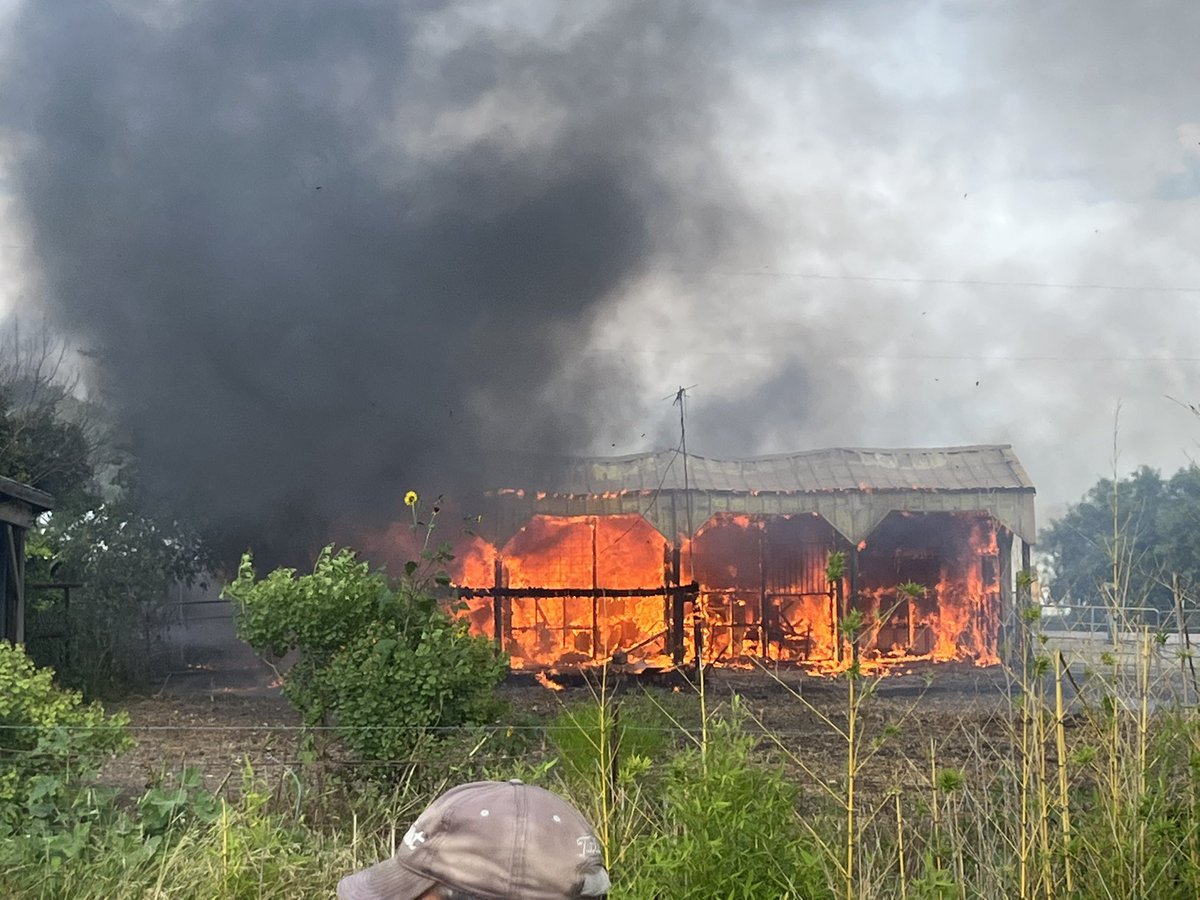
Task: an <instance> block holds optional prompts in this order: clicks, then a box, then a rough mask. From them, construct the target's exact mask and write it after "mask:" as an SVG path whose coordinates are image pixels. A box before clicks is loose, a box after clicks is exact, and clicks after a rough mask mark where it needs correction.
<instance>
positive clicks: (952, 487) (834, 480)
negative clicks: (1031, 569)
mask: <svg viewBox="0 0 1200 900" xmlns="http://www.w3.org/2000/svg"><path fill="white" fill-rule="evenodd" d="M683 468H684V467H683V463H682V459H681V455H680V454H679V453H678V452H677V451H675V450H660V451H657V452H654V453H644V454H638V455H635V456H622V457H613V458H607V459H605V458H597V459H579V460H574V461H572V462H571V463H569V464H568V465H567V466H566V467H565V468H564V469H562V470H560V472H559V473H558V475H557V477H554V478H552V479H551V484H547V485H545V486H544V487H543V489H544V490H546V491H547V492H549V493H555V494H567V495H575V496H578V495H588V494H605V493H613V492H617V493H624V492H630V491H632V492H644V491H663V490H666V491H681V490H685V489H687V490H692V491H729V492H733V493H761V492H774V493H824V492H829V491H858V492H873V491H995V490H1020V491H1033V490H1034V487H1033V482H1031V481H1030V480H1029V476H1028V475H1027V474H1026V472H1025V469H1024V467H1023V466H1022V465H1021V463H1020V462H1019V461H1018V460H1017V457H1016V454H1014V453H1013V450H1012V447H1011V446H1010V445H1008V444H990V445H980V446H971V447H929V448H911V449H867V448H860V447H837V448H833V449H829V450H808V451H804V452H801V453H781V454H777V455H773V456H757V457H751V458H748V459H735V460H720V459H710V458H708V457H704V456H693V455H691V454H689V455H688V458H687V486H686V488H685V485H684V472H683Z"/></svg>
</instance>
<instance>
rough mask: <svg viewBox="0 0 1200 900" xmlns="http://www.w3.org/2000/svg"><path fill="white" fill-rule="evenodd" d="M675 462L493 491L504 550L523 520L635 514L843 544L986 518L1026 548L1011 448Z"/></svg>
mask: <svg viewBox="0 0 1200 900" xmlns="http://www.w3.org/2000/svg"><path fill="white" fill-rule="evenodd" d="M683 468H684V467H683V457H682V455H681V454H680V453H678V452H676V451H674V450H662V451H658V452H655V453H644V454H638V455H635V456H621V457H611V458H593V459H576V460H570V461H567V462H566V463H565V464H562V465H560V466H559V467H557V468H556V469H555V470H554V474H551V475H544V476H543V477H542V478H541V479H540V481H539V482H538V483H536V484H531V485H526V486H525V489H524V490H510V491H500V492H497V493H495V494H493V495H492V496H493V497H494V499H495V500H496V501H497V507H496V511H495V524H496V535H495V538H496V540H497V542H498V544H500V545H502V544H503V543H504V542H505V541H506V540H507V539H508V538H509V537H511V536H512V534H513V533H515V532H516V531H517V530H518V529H519V528H521V527H522V526H523V525H524V524H525V523H527V522H528V521H529V518H530V517H531V516H535V515H550V516H583V515H589V516H590V515H625V514H631V513H632V514H637V515H640V516H642V517H643V518H645V519H646V520H647V521H648V522H650V524H651V525H653V526H654V527H655V528H656V529H658V531H659V532H660V533H661V534H662V535H663V536H664V537H667V538H668V539H669V540H670V539H674V538H675V536H677V535H688V536H690V535H691V534H693V533H694V532H695V530H696V529H698V528H700V527H701V526H703V524H704V523H705V522H707V521H708V520H709V519H710V518H711V517H712V516H714V515H720V514H723V513H744V514H749V515H761V516H789V515H797V514H802V513H816V514H817V515H819V516H822V517H824V519H825V520H826V521H827V522H829V523H830V525H832V526H833V527H834V528H835V529H836V530H837V531H839V532H840V533H841V534H842V535H843V536H844V537H845V538H846V539H847V540H849V541H850V542H851V543H855V544H857V543H858V542H859V541H861V540H862V539H864V538H865V537H866V536H867V535H869V534H870V533H871V532H872V531H873V530H874V529H875V528H876V527H878V525H879V523H880V522H882V521H883V519H884V518H886V517H887V516H888V514H889V513H891V512H893V511H897V510H900V511H906V512H925V513H963V512H984V513H987V514H989V515H991V516H993V517H994V518H995V519H997V520H998V521H999V522H1001V523H1003V524H1004V525H1005V526H1006V527H1008V528H1009V529H1011V530H1012V531H1013V532H1014V533H1015V534H1017V535H1019V536H1020V537H1021V539H1022V540H1024V541H1025V542H1027V543H1030V544H1032V543H1033V542H1034V540H1035V538H1036V534H1037V526H1036V521H1035V518H1034V494H1035V491H1034V487H1033V482H1031V481H1030V480H1029V476H1028V475H1027V474H1026V473H1025V469H1024V468H1023V467H1022V465H1021V463H1020V462H1019V461H1018V460H1017V457H1016V454H1014V453H1013V450H1012V447H1011V446H1009V445H1008V444H988V445H980V446H971V447H924V448H910V449H867V448H860V447H849V448H848V447H838V448H833V449H830V450H809V451H805V452H801V453H782V454H777V455H774V456H758V457H752V458H749V459H738V460H719V459H711V458H708V457H703V456H692V455H690V454H689V455H688V457H687V479H686V488H685V485H684V482H685V479H684V473H683Z"/></svg>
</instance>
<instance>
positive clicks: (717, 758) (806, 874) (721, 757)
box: [622, 710, 830, 900]
mask: <svg viewBox="0 0 1200 900" xmlns="http://www.w3.org/2000/svg"><path fill="white" fill-rule="evenodd" d="M735 712H736V710H735ZM755 743H756V741H755V739H754V738H753V737H751V736H748V735H747V734H745V732H744V731H742V729H741V727H740V725H739V723H738V722H737V718H736V715H735V716H734V717H733V718H731V719H727V720H722V721H718V722H717V723H716V724H715V726H714V727H713V729H712V731H711V732H710V734H709V740H708V744H707V746H706V747H705V748H703V749H700V748H692V749H688V750H685V751H683V752H681V753H679V754H677V755H676V756H675V757H674V758H673V759H672V760H671V762H670V765H669V768H668V772H667V776H666V780H665V783H664V785H663V794H662V800H661V811H662V812H661V815H662V819H661V822H660V823H659V825H658V827H656V828H655V830H654V832H653V833H651V834H650V835H647V836H646V837H645V838H644V839H643V841H642V843H641V846H640V848H639V849H638V850H637V851H636V852H635V853H634V854H633V855H632V856H631V857H630V858H629V859H628V861H627V867H628V869H629V872H628V874H629V877H628V879H625V878H622V881H623V882H624V885H625V889H624V890H623V891H622V895H623V896H626V897H630V898H655V900H690V898H694V897H723V898H729V900H736V898H746V900H751V898H753V900H761V898H764V897H789V898H815V897H828V896H830V891H829V887H828V883H827V881H826V878H825V873H824V871H823V869H822V865H821V858H822V857H821V853H820V850H819V848H818V847H817V846H816V845H815V842H814V840H813V839H812V838H811V837H810V836H809V835H808V834H807V833H806V832H805V831H804V830H803V827H802V825H801V823H800V819H799V817H798V814H797V812H796V801H797V798H798V796H799V789H798V787H797V786H796V785H795V784H794V783H793V782H792V781H789V780H788V778H787V777H786V776H785V774H784V773H783V772H782V771H780V770H778V769H774V768H770V767H767V766H766V765H765V764H763V763H762V762H760V761H759V760H757V759H755V757H754V754H753V750H754V746H755Z"/></svg>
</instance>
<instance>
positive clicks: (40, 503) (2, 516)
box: [0, 475, 54, 528]
mask: <svg viewBox="0 0 1200 900" xmlns="http://www.w3.org/2000/svg"><path fill="white" fill-rule="evenodd" d="M53 508H54V498H53V497H51V496H50V495H49V494H47V493H46V492H45V491H39V490H38V489H37V488H34V487H30V486H29V485H27V484H22V483H21V482H19V481H15V480H13V479H12V478H5V477H4V476H3V475H0V522H7V523H9V524H11V525H19V526H20V527H22V528H29V527H30V526H31V525H32V524H33V520H34V519H36V518H37V517H38V516H39V515H41V514H42V513H44V512H46V511H48V510H51V509H53Z"/></svg>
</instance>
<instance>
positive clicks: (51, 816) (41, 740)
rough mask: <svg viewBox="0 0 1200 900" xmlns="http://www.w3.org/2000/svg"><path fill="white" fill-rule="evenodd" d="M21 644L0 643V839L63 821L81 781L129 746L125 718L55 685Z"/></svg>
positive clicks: (49, 827)
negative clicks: (109, 713)
mask: <svg viewBox="0 0 1200 900" xmlns="http://www.w3.org/2000/svg"><path fill="white" fill-rule="evenodd" d="M53 678H54V673H53V672H52V671H51V670H50V669H39V668H37V666H35V665H34V664H33V662H32V660H30V659H29V657H28V656H26V655H25V652H24V650H22V649H21V648H20V647H14V646H13V645H12V644H8V643H4V642H0V836H8V835H11V834H13V833H14V832H16V831H18V830H19V831H21V832H23V833H27V834H28V833H33V832H36V833H41V832H49V831H52V830H53V829H54V828H56V827H58V826H60V825H62V824H63V823H64V822H66V821H68V820H69V819H70V818H71V816H70V810H71V808H72V806H73V805H74V804H75V799H76V795H77V794H78V793H79V791H80V790H81V789H82V787H81V786H82V785H83V784H84V782H85V780H86V779H87V778H88V777H90V776H91V775H93V774H94V773H95V772H96V770H98V769H99V767H100V764H101V763H102V762H103V761H104V760H105V759H106V758H108V757H110V756H112V755H113V754H115V753H119V752H120V751H122V750H124V749H126V748H127V747H129V746H130V745H131V744H132V743H133V741H132V739H131V738H130V736H129V732H128V730H127V728H126V725H127V723H128V719H127V717H126V716H125V715H124V714H118V715H115V716H107V715H105V713H104V710H103V709H101V708H100V706H99V704H96V703H92V704H90V705H85V704H84V703H83V699H82V697H80V695H79V694H77V693H75V692H73V691H66V690H62V689H60V688H58V687H57V686H56V685H55V684H54V680H53Z"/></svg>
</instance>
